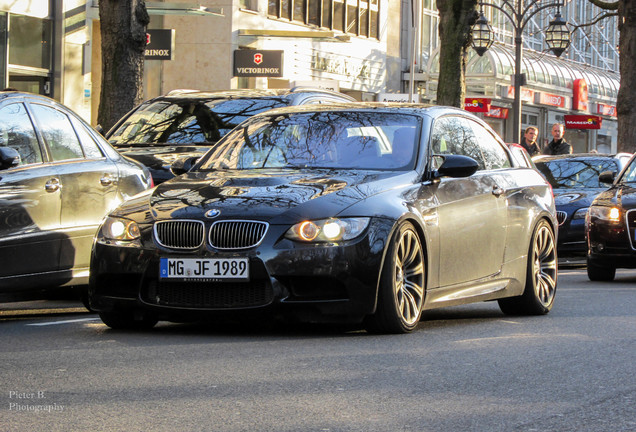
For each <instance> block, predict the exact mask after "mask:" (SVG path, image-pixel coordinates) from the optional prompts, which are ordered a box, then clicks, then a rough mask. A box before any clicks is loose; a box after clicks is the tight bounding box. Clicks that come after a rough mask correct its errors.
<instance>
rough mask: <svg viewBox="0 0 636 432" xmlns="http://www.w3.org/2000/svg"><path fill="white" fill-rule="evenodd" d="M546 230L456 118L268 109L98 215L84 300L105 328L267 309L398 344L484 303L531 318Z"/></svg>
mask: <svg viewBox="0 0 636 432" xmlns="http://www.w3.org/2000/svg"><path fill="white" fill-rule="evenodd" d="M556 229H557V222H556V213H555V207H554V198H553V196H552V193H551V190H550V185H549V184H548V183H547V181H546V180H545V179H544V178H543V177H542V176H541V174H540V173H539V172H538V171H536V170H534V169H530V168H527V167H523V166H519V165H518V163H517V162H516V160H515V159H513V157H512V155H511V153H510V151H509V150H508V148H507V146H506V145H505V144H504V143H503V142H502V141H501V140H500V139H499V138H498V137H497V136H496V134H495V133H494V132H493V131H492V130H491V129H490V128H489V127H488V126H487V125H486V124H485V123H484V122H482V121H481V120H480V119H478V118H477V117H475V116H473V115H472V114H470V113H467V112H465V111H463V110H457V109H452V108H445V107H429V108H424V107H421V106H391V105H386V106H385V105H381V104H363V103H358V104H341V105H334V106H317V105H316V106H305V107H288V108H281V109H277V110H273V111H269V112H266V113H262V114H260V115H257V116H254V117H252V118H251V119H249V120H247V121H246V122H245V123H243V124H242V125H241V126H239V127H237V128H236V129H234V130H233V131H232V132H230V133H229V134H227V135H226V136H225V137H224V138H223V139H222V140H221V141H219V143H218V144H217V145H216V146H214V147H213V148H212V149H211V150H210V151H209V152H208V153H206V155H205V156H204V157H203V158H202V159H201V160H200V161H199V162H198V163H197V164H196V165H195V166H194V167H193V168H192V169H191V170H189V171H188V172H187V173H185V174H183V175H181V176H179V177H177V178H174V179H172V180H169V181H167V182H164V183H162V184H161V185H159V186H157V188H155V189H154V190H153V191H152V192H150V193H148V194H145V195H143V196H138V197H137V198H135V199H132V200H130V201H128V202H126V203H124V204H123V205H122V206H120V207H119V208H118V209H116V210H115V211H113V212H112V213H111V214H110V215H109V217H108V218H107V219H106V220H105V221H104V224H103V225H102V227H101V229H100V231H99V234H98V236H97V239H96V244H95V247H94V249H93V257H92V261H91V279H90V286H89V296H90V302H91V305H92V307H93V309H95V310H97V311H99V314H100V317H101V319H102V320H103V322H104V323H106V324H107V325H108V326H110V327H112V328H126V327H151V326H153V325H154V324H156V322H157V320H169V321H182V320H194V319H204V318H207V317H211V316H218V315H220V314H221V313H223V312H230V313H231V314H232V315H233V316H235V317H236V316H240V315H237V314H238V312H240V311H251V312H252V313H255V311H257V310H271V311H273V312H275V313H281V314H283V315H287V314H289V315H292V316H293V317H295V318H296V319H301V320H308V321H313V322H317V321H352V322H364V324H365V325H366V327H367V329H369V330H371V331H380V332H395V333H401V332H409V331H412V330H413V329H414V328H415V327H416V326H417V324H418V322H419V320H420V316H421V314H422V311H423V310H425V309H432V308H437V307H441V306H450V305H458V304H464V303H470V302H477V301H486V300H498V301H499V305H500V307H501V309H502V311H504V312H505V313H509V314H545V313H547V312H548V311H550V309H551V308H552V305H553V302H554V297H555V292H556V288H557V263H556V258H557V257H556V247H555V246H556V245H555V232H556Z"/></svg>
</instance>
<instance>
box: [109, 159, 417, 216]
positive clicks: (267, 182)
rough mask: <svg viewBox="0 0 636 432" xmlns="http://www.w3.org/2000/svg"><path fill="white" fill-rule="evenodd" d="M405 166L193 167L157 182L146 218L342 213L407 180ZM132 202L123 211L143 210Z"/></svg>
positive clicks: (146, 207) (148, 204)
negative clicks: (210, 169)
mask: <svg viewBox="0 0 636 432" xmlns="http://www.w3.org/2000/svg"><path fill="white" fill-rule="evenodd" d="M405 175H406V176H408V175H409V174H408V173H404V172H378V171H362V170H356V171H348V170H338V171H334V170H322V169H318V170H317V169H312V170H301V171H297V170H281V169H269V170H268V169H259V170H251V171H216V172H210V173H205V172H192V173H187V174H184V175H183V176H180V177H177V178H174V179H172V180H170V181H167V182H165V183H162V184H161V185H159V186H157V187H156V188H155V189H154V190H153V192H152V194H151V196H150V197H149V202H147V203H146V206H141V207H142V208H143V207H145V209H146V210H150V214H146V217H145V219H146V220H148V217H150V219H154V220H165V219H171V218H178V219H202V218H205V216H204V214H205V213H206V212H207V211H208V210H216V211H218V212H220V214H219V215H218V217H217V218H218V219H224V218H242V219H251V218H255V219H258V220H264V221H267V222H269V223H272V224H275V223H295V222H297V221H299V220H303V219H308V218H311V219H320V218H325V217H331V216H336V215H337V214H338V213H340V212H341V211H342V210H344V209H346V208H347V207H349V206H351V205H353V204H355V203H357V202H359V201H361V200H363V199H365V198H367V197H369V196H372V195H375V194H377V193H380V192H382V191H385V190H388V189H391V188H393V187H397V186H399V185H403V184H404V183H405V178H404V176H405ZM139 204H140V203H135V202H132V203H130V208H129V209H127V207H128V206H127V205H125V206H124V207H122V208H120V209H119V210H118V211H117V213H118V214H120V215H126V214H128V213H129V211H130V213H134V212H135V211H139V210H140V206H139Z"/></svg>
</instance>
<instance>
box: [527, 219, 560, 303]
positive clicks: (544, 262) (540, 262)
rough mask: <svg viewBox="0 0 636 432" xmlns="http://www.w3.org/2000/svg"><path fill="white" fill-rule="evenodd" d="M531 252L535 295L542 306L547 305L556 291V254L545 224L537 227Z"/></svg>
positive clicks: (552, 238)
mask: <svg viewBox="0 0 636 432" xmlns="http://www.w3.org/2000/svg"><path fill="white" fill-rule="evenodd" d="M532 254H533V266H532V267H533V276H534V277H533V280H534V283H533V285H534V290H535V295H536V298H537V300H538V301H539V302H540V303H541V304H542V305H543V306H548V305H550V304H551V303H552V301H553V299H554V295H555V293H556V286H557V255H556V247H555V244H554V236H553V235H552V231H551V230H550V228H549V227H548V226H547V225H542V226H541V227H540V228H539V231H538V232H537V235H536V237H535V242H534V247H533V249H532Z"/></svg>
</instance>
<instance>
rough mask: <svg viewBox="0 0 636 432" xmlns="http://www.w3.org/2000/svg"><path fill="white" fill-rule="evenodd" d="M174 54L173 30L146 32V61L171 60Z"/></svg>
mask: <svg viewBox="0 0 636 432" xmlns="http://www.w3.org/2000/svg"><path fill="white" fill-rule="evenodd" d="M173 52H174V29H167V30H166V29H157V30H147V31H146V49H145V51H144V58H145V59H146V60H172V53H173Z"/></svg>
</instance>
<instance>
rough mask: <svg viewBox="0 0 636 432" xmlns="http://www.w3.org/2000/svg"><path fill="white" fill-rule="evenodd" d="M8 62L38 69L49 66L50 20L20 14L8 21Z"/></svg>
mask: <svg viewBox="0 0 636 432" xmlns="http://www.w3.org/2000/svg"><path fill="white" fill-rule="evenodd" d="M9 29H10V36H9V63H10V64H12V65H19V66H29V67H34V68H40V69H50V68H51V43H50V41H51V22H50V21H48V20H42V19H39V18H33V17H28V16H22V15H11V17H10V21H9Z"/></svg>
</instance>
